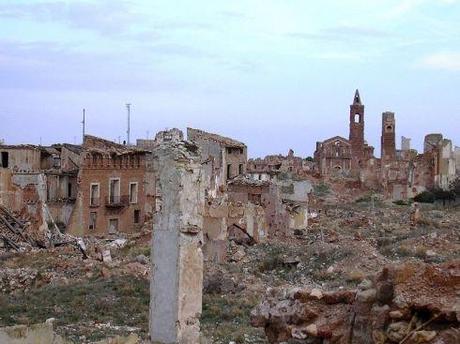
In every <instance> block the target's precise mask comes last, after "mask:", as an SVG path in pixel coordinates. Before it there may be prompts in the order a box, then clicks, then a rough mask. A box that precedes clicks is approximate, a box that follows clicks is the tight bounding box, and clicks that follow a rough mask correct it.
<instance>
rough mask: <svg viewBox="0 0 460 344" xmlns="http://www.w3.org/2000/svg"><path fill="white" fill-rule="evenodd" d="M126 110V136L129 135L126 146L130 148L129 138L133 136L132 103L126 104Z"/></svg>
mask: <svg viewBox="0 0 460 344" xmlns="http://www.w3.org/2000/svg"><path fill="white" fill-rule="evenodd" d="M126 109H127V110H128V130H126V134H127V141H126V144H127V145H128V146H129V145H130V141H129V136H130V134H131V104H130V103H127V104H126Z"/></svg>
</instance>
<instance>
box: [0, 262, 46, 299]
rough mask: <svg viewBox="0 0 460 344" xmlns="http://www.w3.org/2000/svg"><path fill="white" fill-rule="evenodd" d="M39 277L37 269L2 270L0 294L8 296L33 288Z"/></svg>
mask: <svg viewBox="0 0 460 344" xmlns="http://www.w3.org/2000/svg"><path fill="white" fill-rule="evenodd" d="M37 276H38V271H37V270H36V269H29V268H19V269H9V268H0V292H1V293H3V294H8V293H11V292H13V291H16V290H27V289H28V288H30V287H32V286H33V284H34V282H35V280H36V279H37Z"/></svg>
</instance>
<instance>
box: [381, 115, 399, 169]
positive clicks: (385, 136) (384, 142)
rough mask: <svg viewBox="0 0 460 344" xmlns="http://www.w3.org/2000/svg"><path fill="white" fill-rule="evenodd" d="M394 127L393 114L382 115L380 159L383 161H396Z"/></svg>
mask: <svg viewBox="0 0 460 344" xmlns="http://www.w3.org/2000/svg"><path fill="white" fill-rule="evenodd" d="M395 127H396V121H395V114H394V113H393V112H384V113H382V139H381V149H382V153H381V154H382V156H381V158H382V160H383V161H392V160H395V159H396V138H395Z"/></svg>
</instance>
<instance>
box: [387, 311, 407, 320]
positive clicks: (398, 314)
mask: <svg viewBox="0 0 460 344" xmlns="http://www.w3.org/2000/svg"><path fill="white" fill-rule="evenodd" d="M403 316H404V314H403V313H402V312H401V311H391V312H390V318H391V319H402V318H403Z"/></svg>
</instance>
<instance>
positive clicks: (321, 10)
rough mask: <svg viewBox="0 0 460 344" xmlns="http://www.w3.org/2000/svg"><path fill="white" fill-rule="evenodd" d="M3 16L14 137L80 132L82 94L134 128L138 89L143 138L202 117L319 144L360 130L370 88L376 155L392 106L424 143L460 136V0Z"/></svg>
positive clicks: (14, 11) (261, 144) (60, 8)
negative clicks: (357, 98)
mask: <svg viewBox="0 0 460 344" xmlns="http://www.w3.org/2000/svg"><path fill="white" fill-rule="evenodd" d="M0 25H1V26H0V27H1V30H0V98H1V100H2V102H1V104H0V138H4V139H5V140H6V142H7V143H11V144H16V143H22V142H29V143H38V142H39V140H40V137H42V142H43V144H50V143H54V142H64V141H66V142H71V143H73V142H74V140H76V141H77V142H79V141H80V140H81V125H80V121H81V109H82V108H83V107H85V108H86V109H87V132H88V133H91V134H94V135H99V136H102V137H105V138H108V139H117V138H118V137H119V136H120V137H121V138H122V139H123V138H124V137H125V135H126V134H125V130H126V108H125V106H124V104H125V103H126V102H130V103H132V104H133V105H132V134H131V137H132V138H137V137H141V138H144V137H145V136H146V134H147V131H149V133H150V136H152V135H153V134H154V133H155V132H157V131H159V130H163V129H165V128H172V127H179V128H181V129H184V128H185V127H186V126H192V127H197V128H202V129H204V130H209V131H213V132H216V133H220V134H224V135H228V136H232V137H234V138H237V139H239V140H241V141H244V142H245V143H247V144H248V146H249V153H250V155H251V156H262V155H265V154H270V153H284V154H285V153H286V152H287V150H288V149H289V148H292V149H294V150H295V151H296V153H297V154H299V155H302V156H307V155H312V154H313V150H314V146H315V142H316V141H318V140H323V139H326V138H328V137H330V136H334V135H342V136H345V137H347V135H348V111H349V104H350V103H351V101H352V99H353V94H354V90H355V89H356V88H359V90H360V93H361V97H362V99H363V102H364V104H365V105H366V117H365V120H366V138H367V140H368V141H369V143H370V144H372V145H374V146H375V147H376V153H377V155H379V152H380V143H379V142H380V125H381V113H382V112H383V111H394V112H396V118H397V125H396V129H397V136H398V137H400V136H401V135H404V136H406V137H411V138H412V139H413V140H412V143H413V145H414V146H415V147H416V148H420V147H421V145H422V142H423V137H424V135H425V134H426V133H429V132H442V133H444V134H445V136H447V137H448V138H451V139H452V140H453V141H454V143H456V144H457V145H458V144H460V137H459V122H460V1H457V0H399V1H397V0H347V1H343V0H323V1H307V0H245V1H238V0H232V1H219V0H209V1H199V0H194V1H192V0H190V1H179V0H176V1H171V0H169V1H153V0H152V1H147V0H144V1H141V0H139V1H136V0H126V1H115V0H93V1H58V0H54V1H53V0H34V1H30V0H29V1H20V0H14V1H7V0H0ZM398 141H399V139H398ZM398 145H399V142H398Z"/></svg>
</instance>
